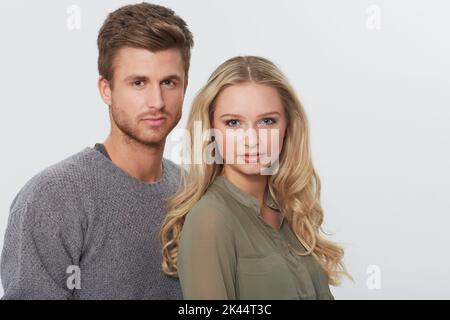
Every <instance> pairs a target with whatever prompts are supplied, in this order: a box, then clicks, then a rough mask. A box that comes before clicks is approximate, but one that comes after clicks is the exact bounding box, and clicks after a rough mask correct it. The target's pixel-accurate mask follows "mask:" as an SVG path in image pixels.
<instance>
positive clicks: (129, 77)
mask: <svg viewBox="0 0 450 320" xmlns="http://www.w3.org/2000/svg"><path fill="white" fill-rule="evenodd" d="M113 74H114V76H113V80H112V87H111V86H110V83H109V82H108V81H107V80H105V79H100V91H101V93H102V98H103V100H104V101H105V103H107V104H108V105H109V106H110V117H111V124H112V129H113V130H119V131H121V133H123V134H125V135H126V136H128V137H129V138H131V139H133V140H135V141H138V142H140V143H142V144H145V145H149V146H155V145H161V144H162V143H164V141H165V139H166V137H167V135H168V134H169V132H170V131H171V130H172V129H173V128H174V127H175V126H176V125H177V123H178V121H179V120H180V118H181V109H182V105H183V98H184V92H185V84H186V83H185V81H186V78H185V74H184V64H183V60H182V58H181V53H180V51H179V50H178V49H166V50H161V51H157V52H151V51H149V50H146V49H138V48H131V47H124V48H121V49H119V50H118V51H117V53H116V56H115V57H114V62H113Z"/></svg>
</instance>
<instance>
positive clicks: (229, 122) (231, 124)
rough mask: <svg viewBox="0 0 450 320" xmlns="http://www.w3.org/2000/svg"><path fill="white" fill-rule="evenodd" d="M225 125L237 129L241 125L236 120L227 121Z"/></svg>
mask: <svg viewBox="0 0 450 320" xmlns="http://www.w3.org/2000/svg"><path fill="white" fill-rule="evenodd" d="M225 124H226V125H227V126H229V127H236V126H238V125H239V120H236V119H231V120H227V121H225Z"/></svg>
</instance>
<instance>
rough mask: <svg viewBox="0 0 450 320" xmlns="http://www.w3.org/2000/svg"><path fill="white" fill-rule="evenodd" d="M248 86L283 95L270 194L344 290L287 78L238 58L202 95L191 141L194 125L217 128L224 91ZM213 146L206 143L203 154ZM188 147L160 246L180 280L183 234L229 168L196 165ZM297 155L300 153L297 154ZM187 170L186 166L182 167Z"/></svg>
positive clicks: (255, 60)
mask: <svg viewBox="0 0 450 320" xmlns="http://www.w3.org/2000/svg"><path fill="white" fill-rule="evenodd" d="M244 82H254V83H258V84H264V85H268V86H270V87H273V88H275V89H276V90H277V92H278V93H279V95H280V97H281V101H282V103H283V107H284V110H285V114H286V118H287V122H288V123H287V127H286V133H285V138H284V142H283V146H282V148H281V152H280V155H279V170H278V171H277V172H276V173H275V174H274V175H271V176H269V179H268V184H269V190H270V191H271V192H272V194H273V195H274V197H275V200H276V202H277V203H278V204H280V205H281V210H282V212H284V214H285V215H286V218H287V221H288V222H289V224H290V226H291V228H292V230H293V231H294V233H295V234H296V236H297V238H298V240H299V241H300V242H301V243H302V245H303V246H304V247H305V248H306V252H305V253H301V252H296V253H297V254H298V255H312V256H313V257H314V258H315V259H316V260H317V261H318V262H319V264H320V266H321V267H322V268H323V270H324V271H325V272H326V274H327V276H328V282H329V284H331V285H338V284H339V283H340V278H341V276H343V275H346V276H348V277H349V278H350V279H352V278H351V276H350V275H349V273H348V272H347V271H346V268H345V266H344V264H343V255H344V250H343V249H342V248H341V247H340V246H338V245H337V244H335V243H333V242H331V241H328V240H326V239H324V238H323V237H322V235H321V232H322V233H324V231H323V229H322V226H321V225H322V222H323V210H322V207H321V205H320V179H319V177H318V175H317V173H316V171H315V170H314V167H313V163H312V159H311V151H310V143H309V127H308V122H307V118H306V114H305V111H304V110H303V106H302V104H301V103H300V101H299V99H298V97H297V95H296V94H295V91H294V89H293V88H292V87H291V85H290V84H289V83H288V81H287V79H286V77H285V76H284V75H283V74H282V72H281V71H280V70H279V69H278V68H277V66H276V65H274V64H273V63H272V62H271V61H269V60H267V59H265V58H262V57H255V56H238V57H234V58H232V59H229V60H227V61H225V62H224V63H222V64H221V65H220V66H219V67H218V68H217V69H216V70H215V71H214V72H213V74H212V75H211V76H210V78H209V79H208V82H207V83H206V85H205V86H204V87H203V88H202V89H201V90H200V91H199V92H198V94H197V95H196V97H195V99H194V101H193V103H192V109H191V111H190V114H189V118H188V122H187V130H188V132H189V134H190V137H193V136H194V122H195V121H200V123H201V125H202V130H203V131H202V132H205V130H208V129H211V128H212V119H213V114H214V107H215V101H216V99H217V97H218V96H219V94H220V93H221V92H222V90H223V89H224V88H226V87H228V86H232V85H235V84H239V83H244ZM208 143H209V142H208V141H202V144H201V147H200V148H201V151H200V152H201V154H203V150H205V148H206V146H207V144H208ZM193 148H194V142H193V141H192V140H191V142H190V145H189V146H188V148H187V149H188V152H189V153H190V154H189V156H188V159H189V164H188V166H186V170H185V171H183V177H182V186H181V188H180V189H179V190H178V192H177V193H175V194H174V195H173V196H172V197H171V198H170V199H169V201H168V203H167V215H166V217H165V219H164V221H163V224H162V227H161V231H160V240H161V243H162V256H163V259H162V269H163V271H164V272H165V273H166V274H168V275H170V276H175V277H176V276H177V255H178V246H179V241H180V233H181V229H182V227H183V223H184V220H185V217H186V214H187V213H188V212H189V210H190V209H191V208H192V207H193V206H194V204H195V203H196V202H198V201H199V199H200V198H201V197H202V196H203V194H204V193H205V192H206V190H207V189H208V187H209V186H210V184H211V183H212V182H213V180H214V179H215V177H216V176H217V175H219V174H220V173H221V171H222V169H223V164H220V163H212V164H208V163H206V162H205V161H201V163H199V164H195V161H194V159H193V157H194V155H193V152H191V150H193ZM292 150H295V152H292ZM182 164H183V165H184V162H183V163H182Z"/></svg>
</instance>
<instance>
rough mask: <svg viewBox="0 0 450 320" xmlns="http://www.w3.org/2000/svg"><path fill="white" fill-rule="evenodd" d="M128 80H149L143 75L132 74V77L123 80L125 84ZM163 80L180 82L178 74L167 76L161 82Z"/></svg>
mask: <svg viewBox="0 0 450 320" xmlns="http://www.w3.org/2000/svg"><path fill="white" fill-rule="evenodd" d="M130 80H149V78H148V77H147V76H144V75H139V74H132V75H129V76H128V77H126V78H125V79H124V81H125V82H128V81H130ZM165 80H177V81H182V79H181V76H179V75H178V74H171V75H168V76H166V77H164V79H163V80H162V81H165Z"/></svg>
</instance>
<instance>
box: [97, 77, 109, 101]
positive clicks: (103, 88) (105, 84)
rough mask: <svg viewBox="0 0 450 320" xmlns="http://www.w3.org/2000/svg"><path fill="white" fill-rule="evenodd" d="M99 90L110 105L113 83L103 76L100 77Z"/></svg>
mask: <svg viewBox="0 0 450 320" xmlns="http://www.w3.org/2000/svg"><path fill="white" fill-rule="evenodd" d="M98 90H99V91H100V95H101V97H102V100H103V101H104V102H105V103H106V104H107V105H108V106H110V105H111V83H110V82H109V81H108V80H106V79H105V78H104V77H103V76H100V77H99V78H98Z"/></svg>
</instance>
